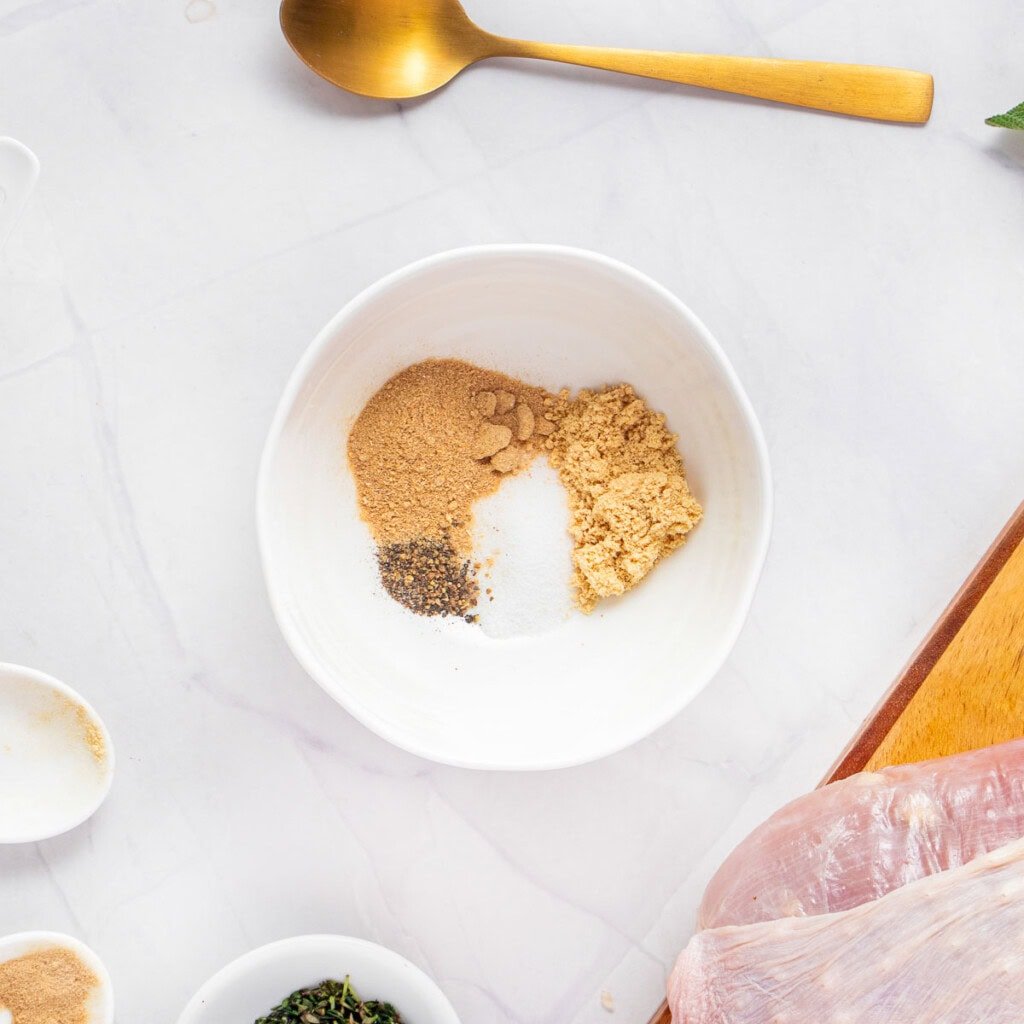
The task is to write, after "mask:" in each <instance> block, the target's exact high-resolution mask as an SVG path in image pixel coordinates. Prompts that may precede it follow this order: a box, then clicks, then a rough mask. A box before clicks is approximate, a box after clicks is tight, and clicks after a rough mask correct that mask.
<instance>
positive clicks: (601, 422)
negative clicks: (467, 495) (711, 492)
mask: <svg viewBox="0 0 1024 1024" xmlns="http://www.w3.org/2000/svg"><path fill="white" fill-rule="evenodd" d="M548 401H549V405H548V410H549V415H550V416H551V418H552V419H553V421H554V423H555V431H554V433H552V434H551V436H550V437H549V438H548V439H547V442H546V447H547V450H548V459H549V460H550V462H551V465H552V466H554V468H555V469H556V470H557V471H558V476H559V479H560V480H561V481H562V484H563V485H564V487H565V489H566V491H567V492H568V495H569V509H570V523H569V532H570V533H571V535H572V540H573V553H572V561H573V585H574V588H575V592H576V603H577V604H578V605H579V607H580V608H581V610H583V611H584V612H590V611H593V609H594V607H595V606H596V605H597V603H598V601H600V600H601V599H602V598H604V597H614V596H616V595H619V594H624V593H625V592H626V591H627V590H631V589H632V588H633V587H635V586H636V585H637V584H638V583H639V582H640V581H641V580H642V579H643V578H644V577H645V576H646V575H647V574H648V573H649V572H650V571H651V569H653V568H654V566H655V565H656V564H657V563H658V562H659V561H660V560H661V559H662V558H664V557H665V556H666V555H668V554H670V553H671V552H673V551H675V550H676V548H678V547H679V546H680V545H682V544H683V542H684V541H685V540H686V537H687V534H689V532H690V531H691V530H692V529H693V528H694V527H695V526H696V525H697V523H698V522H699V521H700V519H701V516H702V515H703V510H702V509H701V506H700V504H699V502H698V501H697V500H696V499H695V498H694V496H693V495H692V494H691V493H690V488H689V486H688V484H687V482H686V476H685V474H684V472H683V460H682V459H681V458H680V455H679V452H678V450H677V448H676V436H675V435H674V434H672V433H671V432H670V431H669V430H668V428H667V427H666V426H665V417H664V415H663V414H661V413H656V412H654V411H652V410H651V409H650V408H648V406H647V404H646V403H645V402H644V401H643V399H641V398H640V397H639V396H637V394H636V392H634V390H633V389H632V388H631V387H630V386H629V385H628V384H622V385H620V386H618V387H611V388H606V389H605V390H603V391H580V393H579V394H578V395H577V396H576V398H574V399H570V398H569V393H568V392H567V391H563V392H561V393H560V394H559V396H558V397H557V398H555V399H549V400H548Z"/></svg>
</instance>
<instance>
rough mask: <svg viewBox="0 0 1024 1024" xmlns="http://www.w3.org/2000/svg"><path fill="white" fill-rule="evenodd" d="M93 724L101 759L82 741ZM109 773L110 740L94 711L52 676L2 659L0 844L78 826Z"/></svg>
mask: <svg viewBox="0 0 1024 1024" xmlns="http://www.w3.org/2000/svg"><path fill="white" fill-rule="evenodd" d="M90 727H92V728H94V729H95V733H94V736H95V737H98V739H99V740H100V742H101V744H102V748H103V755H102V757H101V758H97V757H96V756H95V754H94V752H93V751H92V749H91V748H90V746H89V744H88V742H87V737H86V730H87V729H88V728H90ZM113 778H114V745H113V743H112V742H111V739H110V734H109V733H108V732H107V728H106V726H105V725H104V724H103V720H102V719H101V718H100V716H99V715H98V714H97V713H96V711H95V709H94V708H93V707H92V706H91V705H90V704H89V703H87V702H86V701H85V700H83V698H82V697H81V696H80V695H79V694H78V693H76V692H75V691H74V690H73V689H71V687H70V686H68V685H66V684H65V683H62V682H60V680H58V679H54V678H53V676H48V675H46V674H45V673H43V672H38V671H36V670H35V669H31V668H24V667H23V666H21V665H8V664H5V663H3V662H0V844H3V843H34V842H38V841H39V840H41V839H49V838H51V837H53V836H57V835H61V834H62V833H64V832H67V831H69V830H70V829H73V828H75V827H76V826H78V825H81V824H82V822H83V821H85V820H86V819H87V818H89V817H91V816H92V815H93V814H94V813H95V812H96V810H97V809H98V808H99V806H100V804H102V803H103V801H104V800H105V799H106V797H107V794H108V793H109V792H110V785H111V782H112V781H113Z"/></svg>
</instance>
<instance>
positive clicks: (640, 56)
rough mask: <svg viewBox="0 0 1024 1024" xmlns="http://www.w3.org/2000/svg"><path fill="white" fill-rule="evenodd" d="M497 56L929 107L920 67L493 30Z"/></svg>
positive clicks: (804, 97) (729, 87) (877, 111)
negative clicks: (673, 49) (531, 38)
mask: <svg viewBox="0 0 1024 1024" xmlns="http://www.w3.org/2000/svg"><path fill="white" fill-rule="evenodd" d="M491 41H492V42H493V44H494V49H493V52H491V53H488V56H492V57H499V56H500V57H532V58H535V59H537V60H553V61H560V62H561V63H563V64H578V65H580V66H582V67H588V68H601V69H603V70H605V71H620V72H622V73H624V74H627V75H640V76H641V77H643V78H659V79H662V80H663V81H666V82H678V83H680V84H682V85H696V86H700V87H701V88H703V89H718V90H719V91H721V92H732V93H740V94H741V95H743V96H756V97H757V98H759V99H763V100H775V101H777V102H779V103H790V104H792V105H794V106H798V107H812V108H814V109H815V110H830V111H832V112H833V113H836V114H849V115H851V116H853V117H870V118H874V119H876V120H879V121H899V122H903V123H907V124H924V123H925V122H926V121H927V120H928V118H929V116H930V115H931V111H932V96H933V92H934V86H933V82H932V76H931V75H928V74H925V73H924V72H922V71H906V70H903V69H902V68H885V67H873V66H869V65H864V64H830V63H826V62H823V61H809V60H776V59H775V58H773V57H723V56H717V55H712V54H699V53H658V52H656V51H651V50H616V49H605V48H602V47H595V46H560V45H558V44H553V43H534V42H527V41H525V40H519V39H504V38H501V37H497V36H492V37H491Z"/></svg>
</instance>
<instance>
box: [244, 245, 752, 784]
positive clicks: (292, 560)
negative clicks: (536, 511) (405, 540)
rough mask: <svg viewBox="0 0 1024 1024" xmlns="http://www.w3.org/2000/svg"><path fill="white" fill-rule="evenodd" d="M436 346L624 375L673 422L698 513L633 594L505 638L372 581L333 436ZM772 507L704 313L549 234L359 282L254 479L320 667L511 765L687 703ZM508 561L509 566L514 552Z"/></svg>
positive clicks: (265, 531) (551, 759) (743, 595)
mask: <svg viewBox="0 0 1024 1024" xmlns="http://www.w3.org/2000/svg"><path fill="white" fill-rule="evenodd" d="M431 357H450V358H458V359H464V360H467V361H469V362H472V363H476V364H478V365H480V366H483V367H486V368H488V369H494V370H500V371H502V372H505V373H509V374H512V375H513V376H516V377H519V378H521V379H522V380H524V381H526V382H527V383H531V384H538V385H541V386H544V387H547V388H549V389H552V390H556V389H558V388H559V387H562V386H565V387H569V388H570V389H572V390H573V391H575V390H577V389H578V388H581V387H591V388H600V387H603V386H605V385H608V384H618V383H623V382H626V383H630V384H632V385H634V386H635V388H636V389H637V392H638V393H639V394H640V395H641V396H642V397H643V398H644V399H645V400H646V401H647V402H648V404H649V405H650V406H651V407H652V408H654V409H656V410H660V411H663V412H665V413H666V414H667V418H668V425H669V427H670V429H672V430H673V431H675V432H676V433H678V435H679V448H680V451H681V452H682V455H683V458H684V460H685V463H686V471H687V476H688V479H689V481H690V485H691V487H692V489H693V492H694V494H695V495H696V497H697V498H698V499H699V500H700V502H701V503H702V504H703V506H704V513H705V514H704V520H703V521H702V522H701V523H700V524H699V525H698V526H697V528H696V529H695V530H694V531H693V533H692V534H691V537H690V539H689V540H688V541H687V543H686V544H685V545H684V547H683V548H682V549H681V550H680V551H677V552H675V553H673V554H672V555H671V556H670V557H669V558H666V559H665V560H664V561H663V562H662V563H661V564H660V565H658V566H656V567H655V569H654V571H653V572H652V573H651V574H650V576H649V577H648V578H647V579H646V580H644V581H643V583H641V585H640V586H639V587H637V588H636V589H635V590H634V591H633V592H631V593H629V594H627V595H625V596H624V597H622V598H619V599H614V600H611V601H605V602H602V604H601V605H600V606H599V607H598V609H597V611H596V612H595V613H594V614H592V615H590V616H585V615H582V614H578V613H573V614H566V615H564V616H563V617H562V618H561V619H560V620H559V621H557V622H552V623H551V624H550V628H546V629H545V630H543V631H542V632H537V633H532V634H530V635H520V636H509V637H505V638H498V639H496V638H495V637H494V636H489V635H487V634H486V632H485V631H484V629H482V628H480V627H479V626H473V625H467V624H466V623H464V622H462V621H461V620H457V619H456V620H451V619H448V620H438V619H427V618H423V617H421V616H415V615H412V614H411V613H409V612H408V611H406V610H405V609H404V608H401V607H400V606H399V605H397V604H396V603H395V602H394V601H392V600H391V599H390V598H388V597H387V596H386V594H385V593H384V590H383V588H382V587H381V585H380V583H379V580H378V578H377V570H376V563H375V560H374V557H373V545H372V541H371V537H370V534H369V531H368V529H367V527H366V525H365V524H364V523H362V522H361V521H360V519H359V516H358V510H357V504H356V494H355V484H354V481H353V479H352V475H351V473H350V472H349V470H348V467H347V463H346V457H345V448H346V443H347V437H348V431H349V429H350V427H351V425H352V423H353V422H354V420H355V418H356V417H357V416H358V414H359V412H360V410H361V409H362V407H363V406H364V404H365V403H366V401H367V400H368V399H369V398H370V397H371V396H372V395H373V394H374V392H376V391H377V390H378V389H379V388H380V386H381V385H382V384H384V383H385V381H387V380H388V378H390V377H391V376H393V375H394V374H395V373H397V372H398V371H400V370H402V369H403V368H405V367H406V366H408V365H409V364H411V363H415V362H417V361H419V360H422V359H427V358H431ZM542 461H543V460H538V462H537V463H535V464H534V467H535V468H534V469H532V470H531V471H530V472H531V474H534V473H535V472H537V469H536V467H537V466H538V465H539V464H540V463H541V462H542ZM548 472H550V471H548ZM518 479H520V478H517V480H518ZM513 486H517V484H516V481H512V482H510V483H507V484H505V485H504V487H503V488H502V491H501V492H500V493H504V491H505V490H506V488H511V487H513ZM556 488H557V485H556ZM558 500H561V501H562V502H563V506H564V507H563V508H562V509H561V510H560V511H559V510H558V509H556V513H557V514H556V515H554V516H551V515H550V514H548V515H547V516H546V518H545V519H544V522H543V524H542V526H543V528H545V529H546V528H547V527H546V525H545V524H547V522H548V521H549V520H550V530H551V531H553V532H554V533H558V535H559V536H561V537H566V530H567V526H568V509H567V506H565V505H564V499H558ZM771 510H772V499H771V482H770V473H769V467H768V455H767V450H766V447H765V442H764V438H763V436H762V433H761V429H760V427H759V425H758V423H757V420H756V418H755V416H754V412H753V409H752V408H751V405H750V402H749V400H748V399H747V396H746V394H745V393H744V391H743V388H742V387H741V385H740V383H739V381H738V379H737V377H736V374H735V373H734V371H733V369H732V367H731V366H730V364H729V361H728V360H727V358H726V357H725V354H724V353H723V352H722V350H721V348H719V346H718V344H717V342H716V341H715V340H714V338H712V336H711V334H710V333H709V332H708V330H707V328H706V327H705V326H704V325H703V324H702V323H701V322H700V320H698V319H697V317H696V316H695V315H694V314H693V313H692V312H690V310H689V309H688V308H687V307H686V306H685V305H683V303H682V302H680V301H679V300H678V299H677V298H676V297H675V296H674V295H672V294H671V293H670V292H668V291H666V290H665V289H664V288H663V287H661V286H660V285H658V284H656V283H655V282H654V281H652V280H651V279H650V278H648V277H646V276H644V275H643V274H641V273H639V272H638V271H636V270H633V269H632V268H630V267H627V266H625V265H624V264H622V263H618V262H616V261H614V260H611V259H608V258H607V257H604V256H599V255H597V254H595V253H590V252H585V251H582V250H578V249H569V248H563V247H558V246H545V245H509V246H484V247H479V248H471V249H461V250H456V251H453V252H447V253H442V254H440V255H438V256H434V257H431V258H429V259H426V260H423V261H421V262H419V263H415V264H413V265H412V266H409V267H406V268H405V269H403V270H399V271H398V272H396V273H394V274H391V275H390V276H389V277H386V278H384V279H383V280H382V281H380V282H378V283H377V284H375V285H373V286H372V287H370V288H368V289H367V290H366V291H365V292H363V293H362V295H360V296H358V297H357V298H355V299H354V300H352V301H351V302H350V303H349V304H348V305H347V306H346V307H345V308H344V309H343V310H342V311H341V312H340V313H338V315H337V316H335V317H334V319H333V320H331V322H330V323H329V324H328V325H327V326H326V327H325V328H324V329H323V330H322V331H321V332H320V334H319V335H318V337H317V338H316V340H315V341H314V342H313V344H312V346H311V347H310V348H309V350H308V351H307V352H306V353H305V355H304V356H303V357H302V359H301V360H300V361H299V364H298V367H297V368H296V370H295V371H294V373H293V375H292V377H291V380H290V381H289V382H288V385H287V387H286V389H285V392H284V396H283V398H282V399H281V403H280V405H279V407H278V410H277V414H276V416H275V418H274V421H273V425H272V426H271V429H270V435H269V438H268V440H267V443H266V448H265V450H264V454H263V461H262V465H261V468H260V476H259V484H258V496H257V524H258V531H259V539H260V547H261V553H262V558H263V568H264V573H265V576H266V581H267V587H268V591H269V594H270V600H271V604H272V606H273V609H274V613H275V615H276V617H277V621H278V623H279V624H280V627H281V630H282V631H283V633H284V636H285V638H286V640H287V642H288V644H289V645H290V646H291V649H292V651H293V652H294V654H295V656H296V657H297V658H298V660H299V661H300V662H301V663H302V665H303V666H304V667H305V668H306V670H307V671H308V672H309V673H310V675H312V676H313V678H314V679H315V680H316V681H317V682H318V683H319V684H320V685H321V686H322V687H323V688H324V689H325V690H326V691H327V692H328V693H329V694H331V696H333V697H334V698H335V699H336V700H337V701H338V702H339V703H341V704H342V705H343V706H344V707H345V708H347V709H348V710H349V712H351V714H353V715H354V716H355V717H356V718H357V719H359V720H360V721H361V722H363V724H365V725H367V726H368V727H369V728H371V729H373V730H374V731H375V732H376V733H378V734H379V735H380V736H383V737H384V738H385V739H387V740H390V741H391V742H392V743H395V744H397V745H398V746H400V747H403V748H405V749H406V750H409V751H412V752H413V753H415V754H419V755H420V756H422V757H426V758H430V759H432V760H435V761H440V762H444V763H447V764H452V765H458V766H463V767H473V768H490V769H504V770H523V769H546V768H558V767H565V766H569V765H576V764H582V763H584V762H587V761H592V760H595V759H597V758H600V757H603V756H605V755H607V754H611V753H613V752H615V751H618V750H621V749H623V748H624V747H627V746H629V745H630V744H632V743H634V742H636V741H637V740H639V739H641V738H643V737H645V736H647V735H649V734H650V733H652V732H653V731H654V730H656V729H658V728H659V727H660V726H662V725H664V724H665V723H666V722H668V721H669V720H670V719H671V718H672V717H673V716H675V715H676V714H678V713H679V712H680V711H681V710H682V709H683V708H684V707H685V706H686V705H687V704H688V703H689V702H690V701H691V700H692V699H693V698H694V697H695V696H696V695H697V694H698V693H699V692H700V691H701V690H702V689H703V688H704V687H705V686H706V685H707V683H708V682H709V681H710V680H711V679H712V677H713V676H714V675H715V673H716V672H717V671H718V669H719V668H720V667H721V665H722V663H723V661H724V660H725V658H726V656H727V655H728V653H729V651H730V650H731V648H732V646H733V644H734V643H735V641H736V638H737V636H738V635H739V632H740V628H741V627H742V625H743V622H744V620H745V618H746V615H747V612H748V610H749V607H750V602H751V600H752V598H753V594H754V589H755V586H756V583H757V580H758V578H759V576H760V573H761V569H762V566H763V563H764V559H765V554H766V551H767V547H768V538H769V533H770V528H771ZM544 536H547V535H546V534H545V535H544ZM506 539H508V540H509V541H510V542H511V538H506ZM565 543H566V548H565V551H564V553H562V554H560V555H559V558H562V559H564V560H565V562H566V567H567V568H566V573H565V578H566V583H565V584H564V586H565V587H566V588H567V587H568V582H567V581H568V558H569V554H568V546H567V545H568V540H567V539H566V541H565ZM531 550H532V549H531ZM535 560H536V559H535ZM508 563H509V564H508V572H511V573H513V574H514V573H515V569H516V565H517V564H519V563H515V562H513V560H512V559H511V558H509V560H508ZM519 582H521V581H519ZM495 586H497V583H496V584H495ZM549 589H550V588H549ZM495 594H496V595H497V590H495Z"/></svg>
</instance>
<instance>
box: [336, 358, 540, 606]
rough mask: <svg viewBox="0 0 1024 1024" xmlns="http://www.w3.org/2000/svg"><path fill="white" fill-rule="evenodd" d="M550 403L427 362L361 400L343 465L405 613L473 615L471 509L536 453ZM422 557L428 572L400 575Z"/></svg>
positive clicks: (449, 365)
mask: <svg viewBox="0 0 1024 1024" xmlns="http://www.w3.org/2000/svg"><path fill="white" fill-rule="evenodd" d="M548 397H549V396H548V393H547V392H546V391H544V390H543V389H542V388H537V387H533V386H530V385H527V384H524V383H523V382H522V381H519V380H516V379H515V378H514V377H509V376H507V375H506V374H503V373H495V372H493V371H491V370H484V369H481V368H480V367H478V366H473V365H472V364H470V363H465V362H462V361H460V360H456V359H428V360H426V361H424V362H421V363H416V364H415V365H413V366H410V367H408V368H406V369H405V370H402V371H401V373H398V374H396V375H395V376H394V377H392V378H391V379H390V380H389V381H387V383H386V384H384V386H383V387H382V388H381V389H380V390H379V391H378V392H377V393H376V394H375V395H374V396H373V397H372V398H371V399H370V400H369V402H367V404H366V406H365V407H364V409H363V410H362V412H361V413H360V414H359V416H358V418H357V419H356V421H355V423H354V424H353V426H352V430H351V433H350V434H349V440H348V461H349V466H350V467H351V469H352V474H353V476H354V477H355V481H356V491H357V497H358V501H359V512H360V515H361V516H362V518H363V519H364V520H365V521H366V523H367V524H368V525H369V527H370V530H371V531H372V533H373V536H374V540H375V541H376V542H377V545H378V555H379V563H380V568H381V573H382V578H384V579H385V583H386V584H388V583H390V584H391V585H388V586H387V590H388V593H390V594H391V595H392V596H394V597H396V599H397V600H400V601H401V603H402V604H405V605H406V607H408V608H411V609H412V610H413V611H418V612H420V613H421V614H430V615H433V614H440V615H445V614H454V615H466V614H467V612H468V611H469V610H470V608H471V607H472V604H473V603H474V602H475V599H476V594H477V590H476V585H475V584H474V583H473V580H472V578H464V577H465V575H466V573H465V565H464V562H463V560H464V559H465V558H466V557H467V556H468V555H469V554H470V552H471V547H472V541H471V527H472V520H473V511H472V510H473V504H474V503H475V502H476V501H478V500H479V499H480V498H482V497H484V496H485V495H488V494H490V493H492V492H493V491H496V490H497V489H498V487H499V486H500V484H501V481H502V480H503V479H504V478H505V477H506V476H508V475H511V474H515V473H517V472H519V471H520V470H522V469H524V468H525V467H526V466H527V465H529V463H530V462H531V460H532V459H533V458H534V456H535V455H536V454H537V452H538V451H539V450H540V448H541V444H542V442H543V437H544V433H545V432H546V431H547V430H548V429H549V428H550V427H551V423H550V421H549V420H544V419H543V415H544V412H545V406H544V401H545V399H546V398H548ZM541 423H542V424H543V425H542V426H539V427H538V425H539V424H541ZM424 541H430V542H432V543H431V544H425V543H424ZM425 552H429V559H427V561H429V563H430V565H431V567H432V568H431V571H430V572H429V573H416V572H412V571H410V572H409V573H408V574H407V575H408V576H409V577H410V578H409V580H408V581H407V580H406V578H405V575H403V576H401V577H400V578H399V577H398V575H397V568H398V567H400V566H402V565H408V566H411V565H412V564H413V563H415V564H417V565H419V564H421V563H423V562H424V560H425V559H424V553H425ZM446 553H447V554H446ZM421 591H422V592H421ZM428 591H429V592H428ZM439 595H440V596H441V597H443V599H439ZM444 595H450V598H451V599H450V600H449V599H448V597H447V596H444Z"/></svg>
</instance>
